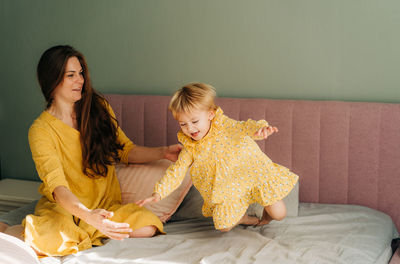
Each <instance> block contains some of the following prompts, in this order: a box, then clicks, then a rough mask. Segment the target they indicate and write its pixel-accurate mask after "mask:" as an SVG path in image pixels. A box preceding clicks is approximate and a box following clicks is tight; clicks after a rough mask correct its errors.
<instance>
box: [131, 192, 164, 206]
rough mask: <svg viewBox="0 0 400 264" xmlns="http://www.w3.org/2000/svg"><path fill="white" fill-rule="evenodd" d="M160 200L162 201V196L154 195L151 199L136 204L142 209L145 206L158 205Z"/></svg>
mask: <svg viewBox="0 0 400 264" xmlns="http://www.w3.org/2000/svg"><path fill="white" fill-rule="evenodd" d="M160 200H161V197H160V195H159V194H158V193H153V195H152V196H151V197H149V198H146V199H143V200H139V201H137V202H135V204H137V205H139V206H140V207H142V206H143V205H145V204H148V203H156V202H159V201H160Z"/></svg>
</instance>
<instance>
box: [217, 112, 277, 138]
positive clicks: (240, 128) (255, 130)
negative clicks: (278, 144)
mask: <svg viewBox="0 0 400 264" xmlns="http://www.w3.org/2000/svg"><path fill="white" fill-rule="evenodd" d="M223 126H224V127H225V128H227V129H230V130H233V131H234V133H235V134H237V135H239V136H240V137H245V136H249V137H251V138H253V139H256V140H257V139H265V138H267V137H264V135H267V136H268V135H271V134H272V133H274V132H278V131H277V129H276V128H274V127H271V126H270V125H269V124H268V122H267V121H265V120H258V121H255V120H252V119H248V120H247V121H237V120H234V119H232V118H229V117H227V116H225V118H224V120H223ZM269 128H272V130H271V129H269ZM275 129H276V131H275ZM266 130H267V131H270V132H268V133H269V134H268V133H267V134H266V133H265V131H266Z"/></svg>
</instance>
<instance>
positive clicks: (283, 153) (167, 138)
mask: <svg viewBox="0 0 400 264" xmlns="http://www.w3.org/2000/svg"><path fill="white" fill-rule="evenodd" d="M106 97H107V99H108V100H109V102H110V104H111V105H112V107H113V109H114V111H115V113H116V116H117V119H118V120H119V123H120V125H121V127H122V128H123V130H124V131H125V133H126V134H127V135H128V137H130V138H131V139H132V140H133V141H134V142H135V143H137V144H139V145H145V146H160V145H167V144H174V143H176V142H177V140H176V132H177V130H178V126H177V124H176V122H175V121H174V120H173V118H172V116H171V115H170V114H169V113H168V111H167V105H168V102H169V97H168V96H152V95H115V94H108V95H106ZM217 103H218V105H220V106H221V108H222V109H223V110H224V112H225V113H226V114H227V115H228V116H230V117H232V118H235V119H240V120H246V119H247V118H252V119H267V120H268V121H269V122H270V123H271V124H273V125H275V126H277V127H278V128H279V133H278V134H276V135H274V136H273V138H272V137H271V138H270V139H268V140H267V141H260V142H258V143H259V146H260V148H261V149H262V150H263V151H265V152H266V153H267V155H268V156H269V157H270V158H271V159H272V160H273V161H275V162H277V163H280V164H282V165H284V166H286V167H288V168H290V169H291V170H293V171H294V172H295V173H296V174H298V175H299V176H300V181H299V185H297V189H296V190H294V191H292V193H291V194H290V197H287V199H288V200H287V201H286V202H287V204H288V217H287V218H286V219H284V220H283V221H280V222H276V221H273V222H271V223H270V224H268V225H266V226H262V227H244V226H238V227H236V228H235V229H233V230H232V231H230V232H228V233H221V232H218V231H215V230H214V228H213V224H212V221H211V219H209V218H204V217H202V216H201V214H200V207H201V197H200V196H199V195H198V193H197V192H196V190H195V189H194V188H193V187H191V182H190V175H187V177H186V178H185V181H184V183H183V184H182V185H181V187H180V188H179V189H178V190H176V191H175V192H174V193H173V194H172V195H171V197H170V199H169V200H166V201H164V202H163V203H160V204H158V205H152V206H153V207H149V209H150V210H153V211H154V212H155V213H156V214H157V215H158V216H159V217H160V219H162V220H163V221H164V222H166V224H165V229H166V232H167V235H160V236H156V237H153V238H147V239H126V240H125V241H123V242H120V241H110V240H106V241H104V242H105V245H104V246H101V247H96V248H92V249H89V250H86V251H82V252H79V253H77V254H75V255H70V256H66V257H61V258H59V257H52V258H43V259H41V260H40V262H41V263H69V264H72V263H362V264H366V263H388V262H389V261H390V259H391V257H392V248H391V241H392V239H395V238H397V237H398V236H399V235H398V232H397V230H398V228H399V227H400V210H399V206H398V202H399V200H400V199H399V198H400V192H398V189H399V187H400V177H399V176H400V163H399V162H398V160H400V105H399V104H385V103H355V102H338V101H302V100H297V101H292V100H269V99H239V98H218V101H217ZM168 165H169V164H168V162H166V161H160V162H158V163H153V164H145V165H131V166H128V167H119V168H118V169H117V173H118V178H119V180H120V183H121V189H122V198H123V200H124V202H132V201H135V200H136V199H140V198H141V197H143V196H145V195H147V194H148V192H151V189H152V186H153V183H154V182H155V181H156V180H157V179H158V178H159V177H161V176H162V174H163V171H164V170H165V168H166V167H167V166H168ZM255 210H258V209H255ZM255 214H256V215H257V212H255ZM398 255H399V251H397V252H396V253H395V255H394V256H393V259H392V263H395V261H396V259H398V258H397V256H398Z"/></svg>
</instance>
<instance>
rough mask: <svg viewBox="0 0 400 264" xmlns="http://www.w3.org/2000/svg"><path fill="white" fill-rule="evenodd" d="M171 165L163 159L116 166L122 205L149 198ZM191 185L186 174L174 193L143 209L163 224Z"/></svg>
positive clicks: (188, 175)
mask: <svg viewBox="0 0 400 264" xmlns="http://www.w3.org/2000/svg"><path fill="white" fill-rule="evenodd" d="M171 164H172V162H171V161H169V160H165V159H164V160H158V161H153V162H149V163H145V164H132V165H128V166H126V165H123V164H119V165H117V166H116V168H115V170H116V173H117V178H118V180H119V183H120V186H121V198H122V203H123V204H127V203H134V202H136V201H138V200H141V199H144V198H148V197H150V196H151V195H152V194H153V190H154V186H155V184H156V182H157V181H158V180H159V179H161V178H162V177H163V176H164V174H165V171H166V169H167V168H168V167H169V166H170V165H171ZM191 185H192V181H191V179H190V174H189V173H187V174H186V176H185V178H184V180H183V181H182V184H181V185H180V186H179V187H178V188H177V189H176V190H175V191H173V192H172V193H171V194H170V195H168V196H167V197H165V198H164V199H162V200H161V201H159V202H157V203H150V204H146V205H145V207H146V208H147V209H149V210H150V211H152V212H153V213H154V214H155V215H157V216H158V217H159V218H160V220H161V221H162V222H164V223H165V222H166V221H167V220H169V218H170V217H171V215H172V214H173V213H174V212H175V211H176V209H177V208H178V207H179V205H180V204H181V202H182V200H183V198H184V197H185V195H186V194H187V192H188V191H189V189H190V186H191Z"/></svg>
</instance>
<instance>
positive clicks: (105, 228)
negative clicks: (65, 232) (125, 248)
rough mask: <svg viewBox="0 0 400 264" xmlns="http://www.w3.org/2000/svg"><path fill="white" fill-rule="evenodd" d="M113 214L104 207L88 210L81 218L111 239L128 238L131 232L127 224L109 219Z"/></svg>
mask: <svg viewBox="0 0 400 264" xmlns="http://www.w3.org/2000/svg"><path fill="white" fill-rule="evenodd" d="M113 215H114V213H113V212H110V211H107V210H104V209H94V210H91V211H89V212H88V214H87V215H86V216H85V217H84V218H82V220H84V221H85V222H86V223H88V224H89V225H91V226H93V227H94V228H96V229H97V230H99V231H100V232H101V233H103V234H104V235H106V236H108V237H109V238H111V239H115V240H123V239H124V238H128V237H129V233H131V232H132V229H131V228H130V227H129V224H127V223H118V222H114V221H111V220H109V218H111V217H113Z"/></svg>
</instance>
